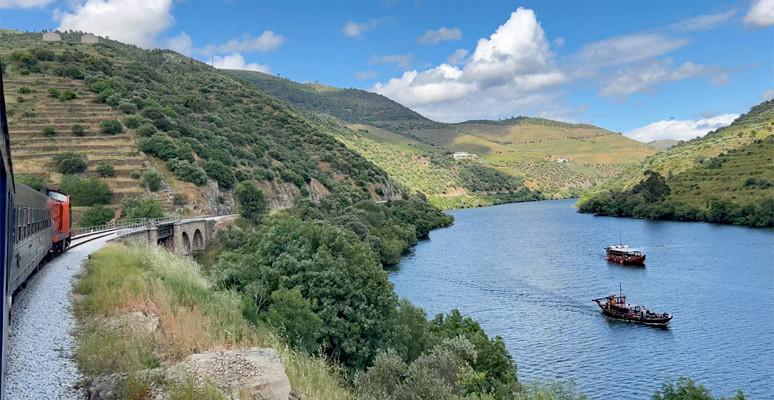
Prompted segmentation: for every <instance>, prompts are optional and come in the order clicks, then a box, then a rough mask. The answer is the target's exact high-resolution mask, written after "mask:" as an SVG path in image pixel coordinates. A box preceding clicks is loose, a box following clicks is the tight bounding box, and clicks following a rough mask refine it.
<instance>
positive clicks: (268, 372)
mask: <svg viewBox="0 0 774 400" xmlns="http://www.w3.org/2000/svg"><path fill="white" fill-rule="evenodd" d="M168 373H169V377H170V379H174V380H178V381H183V380H185V379H188V378H190V377H193V378H194V379H196V381H197V382H198V383H200V384H204V383H205V382H211V383H212V384H213V385H215V386H216V387H217V388H218V390H220V391H221V392H222V393H223V394H225V395H226V396H228V397H229V398H231V399H240V398H250V399H262V400H288V399H289V398H291V397H290V390H291V388H290V381H289V380H288V377H287V375H285V366H284V365H283V364H282V358H281V357H280V354H279V353H278V352H277V351H276V350H274V349H270V348H258V347H253V348H251V349H248V350H230V351H212V352H208V353H202V354H193V355H191V356H189V357H188V358H186V359H185V360H183V361H182V362H180V363H178V364H176V365H174V366H172V367H170V368H169V370H168Z"/></svg>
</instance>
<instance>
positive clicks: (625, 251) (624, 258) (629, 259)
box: [605, 244, 645, 264]
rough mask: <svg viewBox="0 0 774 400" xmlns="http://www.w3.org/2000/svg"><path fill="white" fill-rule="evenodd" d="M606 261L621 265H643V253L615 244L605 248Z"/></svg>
mask: <svg viewBox="0 0 774 400" xmlns="http://www.w3.org/2000/svg"><path fill="white" fill-rule="evenodd" d="M605 255H606V258H607V261H612V262H617V263H621V264H644V263H645V253H643V252H642V250H640V249H634V248H631V247H629V246H627V245H625V244H615V245H612V246H607V247H605Z"/></svg>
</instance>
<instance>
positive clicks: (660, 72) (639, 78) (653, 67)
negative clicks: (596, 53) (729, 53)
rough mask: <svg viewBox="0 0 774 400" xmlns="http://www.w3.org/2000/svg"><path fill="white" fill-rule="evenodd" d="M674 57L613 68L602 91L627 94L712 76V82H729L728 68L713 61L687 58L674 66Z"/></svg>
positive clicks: (607, 75)
mask: <svg viewBox="0 0 774 400" xmlns="http://www.w3.org/2000/svg"><path fill="white" fill-rule="evenodd" d="M670 64H671V60H670V59H666V60H658V59H652V60H644V61H641V62H638V63H635V64H633V65H631V66H627V67H625V68H621V69H617V70H614V71H610V72H609V73H608V74H606V76H605V77H604V78H603V80H602V82H603V83H602V87H601V89H600V91H599V95H600V96H602V97H607V96H626V95H629V94H632V93H637V92H645V93H648V92H652V91H654V89H653V88H652V86H653V85H656V84H659V83H663V82H671V81H679V80H683V79H688V78H693V77H698V76H711V77H712V78H711V82H712V83H713V84H716V85H724V84H726V83H728V82H729V78H728V75H727V72H728V70H726V69H725V68H722V67H718V66H713V65H696V64H694V63H692V62H690V61H689V62H685V63H683V64H682V65H680V67H678V68H677V69H675V70H671V69H670V67H669V65H670Z"/></svg>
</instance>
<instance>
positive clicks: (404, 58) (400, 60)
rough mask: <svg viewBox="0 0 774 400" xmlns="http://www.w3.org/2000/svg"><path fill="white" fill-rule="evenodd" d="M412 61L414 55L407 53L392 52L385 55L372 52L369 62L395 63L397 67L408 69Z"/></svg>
mask: <svg viewBox="0 0 774 400" xmlns="http://www.w3.org/2000/svg"><path fill="white" fill-rule="evenodd" d="M413 62H414V56H413V55H412V54H411V53H408V54H392V55H387V56H378V55H376V54H374V56H373V57H372V58H371V64H395V65H397V66H398V67H399V68H403V69H409V68H411V64H412V63H413Z"/></svg>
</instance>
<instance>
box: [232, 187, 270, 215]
mask: <svg viewBox="0 0 774 400" xmlns="http://www.w3.org/2000/svg"><path fill="white" fill-rule="evenodd" d="M235 193H236V196H237V201H238V202H239V214H241V215H242V216H243V217H245V218H247V219H248V220H250V221H253V222H258V221H259V220H260V219H261V218H262V217H263V215H264V214H266V212H268V211H269V208H268V206H267V205H266V195H265V194H263V191H261V190H260V189H258V188H257V187H255V185H254V184H253V183H252V182H242V183H240V184H239V186H237V188H236V191H235Z"/></svg>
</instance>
